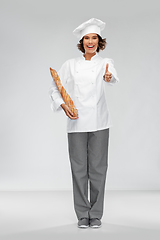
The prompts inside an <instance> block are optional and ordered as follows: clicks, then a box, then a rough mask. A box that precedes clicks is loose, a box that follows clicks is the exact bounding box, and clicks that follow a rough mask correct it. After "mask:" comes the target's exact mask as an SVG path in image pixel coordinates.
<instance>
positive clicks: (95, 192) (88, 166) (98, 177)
mask: <svg viewBox="0 0 160 240" xmlns="http://www.w3.org/2000/svg"><path fill="white" fill-rule="evenodd" d="M108 141H109V129H104V130H100V131H95V132H76V133H68V149H69V157H70V163H71V171H72V182H73V197H74V209H75V212H76V215H77V218H78V219H80V218H85V217H86V218H99V219H101V218H102V215H103V205H104V190H105V181H106V173H107V167H108ZM88 183H89V189H90V196H89V197H90V199H88Z"/></svg>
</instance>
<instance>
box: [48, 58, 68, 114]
mask: <svg viewBox="0 0 160 240" xmlns="http://www.w3.org/2000/svg"><path fill="white" fill-rule="evenodd" d="M58 75H59V78H60V80H61V83H62V86H63V87H64V88H66V85H67V79H68V78H69V75H70V72H69V61H66V62H65V63H64V64H63V65H62V67H61V68H60V70H59V71H58ZM49 98H50V104H51V109H52V111H54V112H56V111H60V110H62V108H61V106H60V105H61V104H62V103H64V101H63V98H62V96H61V94H60V92H59V91H58V88H57V86H56V84H55V82H54V80H53V79H52V82H51V86H50V88H49Z"/></svg>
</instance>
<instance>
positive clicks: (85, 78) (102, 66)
mask: <svg viewBox="0 0 160 240" xmlns="http://www.w3.org/2000/svg"><path fill="white" fill-rule="evenodd" d="M107 63H108V64H109V67H108V71H109V72H111V73H112V78H111V81H110V82H106V81H104V79H103V76H104V74H105V70H106V64H107ZM58 75H59V77H60V80H61V83H62V85H63V87H64V88H65V89H66V91H67V93H68V94H69V95H70V97H71V99H72V100H73V102H74V105H75V107H76V108H77V110H78V116H79V118H78V119H76V120H71V119H70V118H69V117H67V132H68V133H71V132H92V131H97V130H102V129H106V128H109V127H111V125H112V124H111V119H110V114H109V111H108V108H107V102H106V96H105V89H104V87H105V86H104V85H106V84H109V85H113V84H115V83H116V82H118V81H119V79H118V77H117V72H116V70H115V68H114V64H113V60H112V59H109V58H102V57H100V56H99V54H98V53H96V55H94V56H93V57H92V58H91V60H85V57H84V56H83V55H82V56H81V57H79V58H74V59H69V60H67V61H66V62H65V63H64V64H63V65H62V67H61V68H60V70H59V71H58ZM49 97H50V99H51V109H52V110H53V111H60V110H62V107H61V106H60V105H61V104H62V103H64V101H63V99H62V97H61V95H60V93H59V91H58V89H57V86H56V84H55V82H54V81H52V84H51V86H50V89H49Z"/></svg>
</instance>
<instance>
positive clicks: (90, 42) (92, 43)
mask: <svg viewBox="0 0 160 240" xmlns="http://www.w3.org/2000/svg"><path fill="white" fill-rule="evenodd" d="M98 42H99V38H98V35H97V34H96V33H89V34H87V35H85V36H84V38H83V47H84V50H85V54H86V53H94V52H96V51H97V48H98Z"/></svg>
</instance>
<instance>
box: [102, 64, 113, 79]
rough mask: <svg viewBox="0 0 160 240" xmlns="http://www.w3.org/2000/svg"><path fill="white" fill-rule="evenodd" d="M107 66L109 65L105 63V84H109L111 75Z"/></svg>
mask: <svg viewBox="0 0 160 240" xmlns="http://www.w3.org/2000/svg"><path fill="white" fill-rule="evenodd" d="M108 66H109V64H108V63H107V64H106V72H105V75H104V79H105V81H106V82H110V80H111V78H112V73H110V72H109V71H108Z"/></svg>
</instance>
